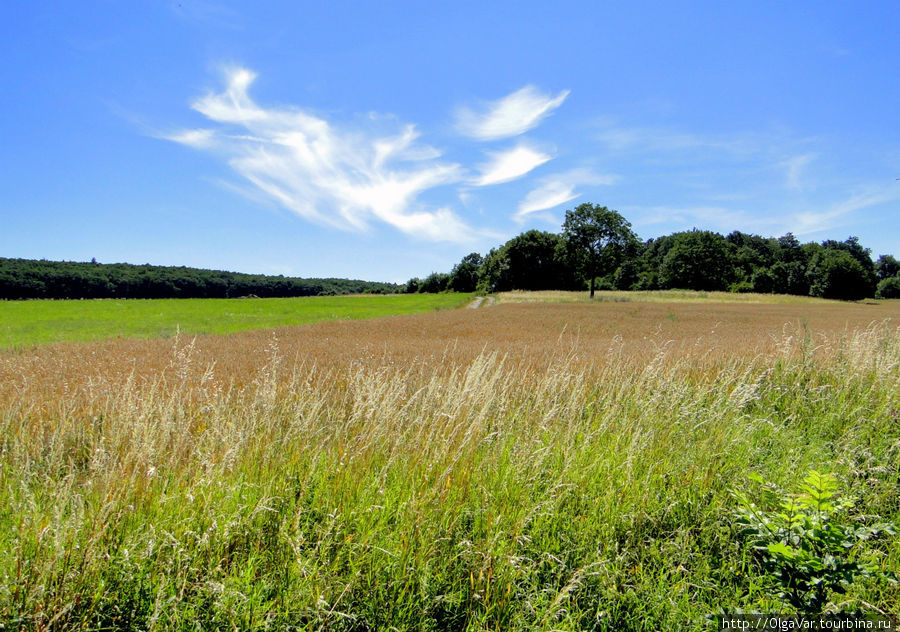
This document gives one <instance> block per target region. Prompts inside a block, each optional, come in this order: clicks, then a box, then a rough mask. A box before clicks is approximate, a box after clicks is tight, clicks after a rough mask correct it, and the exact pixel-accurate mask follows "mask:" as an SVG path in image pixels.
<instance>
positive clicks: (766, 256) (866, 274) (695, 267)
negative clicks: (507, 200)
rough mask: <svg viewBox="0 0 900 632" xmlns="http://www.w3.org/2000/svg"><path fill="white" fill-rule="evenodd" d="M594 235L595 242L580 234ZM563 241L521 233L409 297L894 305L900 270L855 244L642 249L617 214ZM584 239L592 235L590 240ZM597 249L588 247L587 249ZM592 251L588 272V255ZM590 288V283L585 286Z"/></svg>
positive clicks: (598, 210) (411, 287)
mask: <svg viewBox="0 0 900 632" xmlns="http://www.w3.org/2000/svg"><path fill="white" fill-rule="evenodd" d="M585 227H587V228H593V229H594V230H595V231H599V232H597V233H596V236H591V235H590V234H589V235H588V236H587V243H586V244H585V242H584V235H582V234H580V232H579V231H580V230H581V232H582V233H583V229H584V228H585ZM563 228H564V229H563V231H562V232H561V233H550V232H546V231H540V230H529V231H526V232H523V233H521V234H519V235H517V236H515V237H513V238H512V239H510V240H509V241H507V242H506V243H505V244H503V245H502V246H499V247H497V248H493V249H491V251H490V252H488V254H487V255H486V256H482V255H480V254H479V253H471V254H468V255H466V256H465V257H463V258H462V260H461V261H460V262H459V263H457V264H456V265H455V266H454V267H453V269H452V270H451V271H450V272H449V273H441V272H434V273H432V274H430V275H429V276H427V277H425V278H424V279H420V278H414V279H410V280H409V281H408V282H407V285H406V291H408V292H439V291H442V290H452V291H457V292H471V291H475V290H478V291H481V292H501V291H508V290H551V289H554V290H581V289H586V288H587V287H588V285H589V284H590V285H592V286H596V288H597V289H600V290H603V289H607V290H613V289H614V290H665V289H683V290H699V291H731V292H758V293H764V294H769V293H773V294H795V295H801V296H815V297H821V298H833V299H843V300H859V299H863V298H869V297H876V298H900V262H898V261H897V259H896V258H895V257H893V256H892V255H889V254H884V255H881V256H879V257H878V259H877V260H873V259H872V254H871V251H870V250H869V249H868V248H865V247H863V245H862V244H860V243H859V239H857V238H856V237H852V236H851V237H849V238H847V239H845V240H843V241H836V240H833V239H828V240H825V241H822V242H809V243H801V242H800V241H799V240H798V239H797V238H796V237H794V235H792V234H791V233H787V234H786V235H783V236H781V237H777V238H776V237H762V236H760V235H754V234H749V233H745V232H741V231H733V232H731V233H728V234H727V235H725V236H723V235H721V234H719V233H716V232H712V231H709V230H698V229H694V230H690V231H683V232H676V233H672V234H671V235H664V236H661V237H657V238H654V239H648V240H646V241H642V240H640V239H638V237H637V236H636V235H635V234H634V233H633V231H632V230H631V225H630V224H629V222H628V221H627V220H625V219H624V218H623V217H622V216H621V215H619V214H618V213H617V212H616V211H611V210H609V209H607V208H606V207H597V206H594V205H592V204H582V205H580V206H579V207H577V208H576V209H575V210H574V211H567V213H566V223H565V224H564V227H563ZM589 232H590V231H589ZM592 240H593V241H592ZM589 248H596V249H597V252H596V253H595V256H594V258H593V260H592V262H591V263H592V265H591V266H586V265H585V260H584V254H585V250H586V249H589ZM591 280H593V283H591Z"/></svg>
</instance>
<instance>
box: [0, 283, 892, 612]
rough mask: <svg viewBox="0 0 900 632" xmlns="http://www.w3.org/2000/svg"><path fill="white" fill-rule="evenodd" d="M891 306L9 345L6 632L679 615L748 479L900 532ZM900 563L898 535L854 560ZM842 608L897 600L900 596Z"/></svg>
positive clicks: (462, 315) (770, 307) (2, 389)
mask: <svg viewBox="0 0 900 632" xmlns="http://www.w3.org/2000/svg"><path fill="white" fill-rule="evenodd" d="M898 323H900V304H898V302H883V303H880V304H878V305H862V304H836V303H825V302H822V303H816V304H758V305H746V304H728V303H721V302H716V301H703V302H697V303H673V302H639V301H627V302H624V301H623V302H614V301H607V302H596V303H593V304H586V303H585V304H582V303H571V304H550V303H544V302H539V303H531V302H526V303H512V302H503V300H502V297H501V302H500V303H499V304H497V305H496V306H493V307H482V308H480V309H477V310H454V311H445V312H436V313H430V314H418V315H407V316H397V317H391V318H382V319H375V320H369V321H341V322H328V323H317V324H312V325H304V326H299V327H285V328H279V329H275V330H270V331H257V332H242V333H237V334H232V335H228V336H198V337H186V336H177V337H175V338H173V339H166V340H159V339H157V340H112V341H105V342H94V343H62V344H56V345H47V346H42V347H36V348H32V349H24V350H23V349H19V350H8V351H3V352H0V429H2V434H0V436H2V439H0V441H2V443H0V450H2V452H0V457H2V461H0V466H2V471H0V538H2V546H0V574H2V580H0V629H35V630H62V629H85V630H113V629H117V630H118V629H120V630H128V629H141V630H196V629H238V630H289V629H290V630H390V629H393V630H660V629H662V630H683V629H707V627H706V626H707V625H708V624H707V623H706V620H705V617H707V616H710V615H713V614H715V613H716V612H720V611H734V610H735V609H738V608H740V609H744V610H752V609H754V608H760V607H767V606H768V607H772V602H771V597H770V596H769V595H768V594H767V593H766V592H765V586H763V585H762V584H761V581H760V578H759V577H758V576H757V574H756V571H755V568H754V562H753V558H752V553H751V552H750V551H748V549H747V548H746V547H744V546H743V545H742V543H741V541H740V539H739V537H737V535H736V530H735V527H734V523H733V512H732V510H731V508H732V506H733V500H732V490H734V489H735V488H737V487H740V486H741V485H743V484H744V481H745V480H746V477H747V475H748V474H750V473H751V472H756V473H759V474H761V475H763V476H765V478H766V479H768V480H772V481H775V482H778V483H782V484H790V483H791V482H792V481H795V480H797V479H798V478H800V477H802V473H803V472H805V471H807V470H809V469H812V468H816V469H819V470H825V471H828V472H833V473H834V474H835V475H837V476H838V478H839V480H840V481H841V483H842V486H843V489H844V492H845V493H846V494H847V495H848V496H850V497H852V498H853V499H854V500H855V501H856V505H855V506H856V508H857V509H856V510H855V513H852V515H849V516H848V518H847V519H849V520H858V521H861V522H865V520H867V516H878V517H879V519H885V520H893V521H894V522H897V523H900V501H898V498H900V328H898ZM854 555H859V556H863V557H865V558H866V559H868V560H871V561H873V563H875V564H877V565H879V566H880V567H882V568H884V569H887V570H892V569H897V568H900V544H898V541H897V539H896V538H894V539H887V540H879V541H873V542H871V543H869V544H868V545H867V546H866V547H865V548H864V549H860V550H859V551H854ZM834 604H835V606H836V607H837V606H841V607H844V606H848V604H849V606H852V607H854V608H862V609H868V610H869V611H873V612H879V613H882V614H887V615H892V616H894V617H896V616H898V615H900V606H898V604H900V589H898V587H897V586H896V585H892V584H890V583H886V582H884V581H874V580H873V581H870V582H861V583H858V584H854V585H853V586H852V587H851V589H850V590H849V591H848V592H847V593H846V594H844V595H837V594H836V595H835V596H834Z"/></svg>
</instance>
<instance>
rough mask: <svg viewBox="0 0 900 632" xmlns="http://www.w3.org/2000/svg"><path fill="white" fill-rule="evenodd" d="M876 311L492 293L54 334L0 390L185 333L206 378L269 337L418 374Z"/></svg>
mask: <svg viewBox="0 0 900 632" xmlns="http://www.w3.org/2000/svg"><path fill="white" fill-rule="evenodd" d="M536 294H540V293H536ZM502 299H503V297H501V300H502ZM883 321H892V322H893V323H897V322H900V302H897V301H889V302H883V303H880V304H857V303H836V302H828V301H821V302H818V301H817V302H813V303H785V304H742V303H720V302H713V301H704V302H695V303H665V302H647V303H645V302H638V301H629V302H595V303H569V304H554V303H521V304H511V303H500V304H498V305H496V306H493V307H482V308H480V309H477V310H454V311H444V312H435V313H430V314H416V315H407V316H396V317H389V318H380V319H373V320H366V321H338V322H324V323H315V324H310V325H301V326H296V327H282V328H278V329H274V330H266V331H251V332H242V333H237V334H231V335H226V336H199V337H196V338H188V337H185V336H182V337H181V339H180V340H178V339H156V340H131V339H128V340H110V341H104V342H97V343H62V344H55V345H47V346H42V347H37V348H33V349H28V350H18V351H0V384H2V385H3V386H2V387H0V389H2V392H0V398H2V397H8V396H9V395H10V391H11V390H12V391H14V392H18V393H19V394H21V392H22V391H21V389H23V388H24V389H25V390H27V391H29V392H30V393H31V395H32V397H33V398H34V399H33V401H35V402H41V401H43V402H47V403H51V402H55V401H57V400H58V398H59V397H60V395H63V394H64V393H66V392H70V393H71V392H72V390H73V389H81V388H84V387H85V386H86V385H87V384H88V382H90V383H91V384H92V385H93V386H92V388H97V384H96V382H97V379H98V376H102V377H100V380H101V381H102V382H104V383H110V384H118V383H121V381H122V380H124V379H136V380H146V379H153V378H155V377H156V376H159V375H161V374H162V372H163V371H164V370H165V369H166V367H169V366H171V365H172V363H173V353H175V352H176V350H177V349H181V351H180V353H184V350H183V348H184V347H185V345H186V344H187V343H188V342H191V346H192V349H191V358H192V361H191V364H190V367H191V368H190V370H192V371H194V372H195V375H194V378H199V376H200V375H202V374H203V373H205V372H206V370H207V369H208V368H209V367H210V366H213V365H214V366H215V370H214V374H215V376H216V379H217V380H220V381H224V382H228V383H236V384H238V385H239V384H242V383H244V382H245V381H246V380H248V379H252V376H253V375H256V373H257V372H258V371H259V370H260V368H261V367H263V366H264V365H265V364H266V363H267V362H268V361H269V359H270V357H271V353H272V348H273V345H275V346H277V348H278V352H279V354H280V355H281V357H283V358H285V359H286V361H287V362H288V363H290V364H291V365H296V364H303V365H305V366H308V367H311V366H315V367H317V368H318V369H320V370H325V369H327V370H333V369H338V370H342V371H345V370H348V369H350V368H352V367H361V366H366V367H380V366H386V367H390V366H396V367H410V368H416V369H417V370H421V371H422V372H424V373H426V374H427V373H432V372H440V370H441V369H442V367H444V368H446V367H459V366H463V365H466V364H468V363H470V362H472V361H473V360H474V359H475V358H476V357H478V356H479V355H480V354H481V353H483V352H491V353H497V354H498V355H499V356H501V357H505V358H507V362H508V363H510V364H514V365H520V364H521V365H525V366H533V367H546V366H547V365H548V364H550V363H552V362H553V361H554V360H555V359H558V358H559V356H560V354H561V353H562V354H565V355H567V356H568V355H570V354H574V357H575V358H576V360H577V361H578V362H581V363H584V364H585V365H586V366H592V365H598V364H602V363H605V362H608V361H610V358H615V361H616V362H620V363H621V362H624V363H633V364H634V365H635V366H641V365H643V364H646V362H647V361H648V360H649V359H650V358H653V357H655V356H656V355H657V354H658V353H659V352H660V350H661V349H663V348H665V349H666V350H667V351H668V352H669V356H670V357H671V358H691V360H692V362H694V363H700V364H710V363H712V364H719V363H721V362H729V361H733V360H737V359H741V358H743V359H748V358H752V357H754V356H757V355H760V354H762V355H765V354H768V353H770V352H772V351H774V350H776V349H777V348H778V346H779V345H782V344H784V343H785V341H786V339H788V338H790V337H800V338H804V337H806V338H808V346H809V348H810V349H814V348H815V347H816V345H817V344H818V342H819V341H820V340H822V339H826V338H827V339H831V340H835V339H838V338H840V337H841V336H844V335H846V334H847V333H848V332H849V331H851V330H853V329H858V328H861V327H862V328H864V327H867V326H869V325H871V324H872V323H879V322H883ZM611 351H615V353H614V354H613V355H611ZM182 370H184V369H182ZM191 381H192V380H188V382H191ZM3 393H5V395H4V394H3ZM42 393H43V395H42ZM0 401H2V399H0Z"/></svg>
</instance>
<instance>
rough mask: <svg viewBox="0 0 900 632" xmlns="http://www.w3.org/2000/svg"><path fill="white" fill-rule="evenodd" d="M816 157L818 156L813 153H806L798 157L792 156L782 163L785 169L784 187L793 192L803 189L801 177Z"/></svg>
mask: <svg viewBox="0 0 900 632" xmlns="http://www.w3.org/2000/svg"><path fill="white" fill-rule="evenodd" d="M817 156H818V155H817V154H814V153H806V154H801V155H799V156H792V157H791V158H788V159H787V160H785V161H784V162H782V163H781V164H782V166H783V167H784V169H785V186H786V187H787V188H789V189H793V190H795V191H799V190H801V189H803V188H804V183H803V176H804V174H805V171H806V168H807V166H809V164H810V163H811V162H812V161H813V160H815V159H816V158H817Z"/></svg>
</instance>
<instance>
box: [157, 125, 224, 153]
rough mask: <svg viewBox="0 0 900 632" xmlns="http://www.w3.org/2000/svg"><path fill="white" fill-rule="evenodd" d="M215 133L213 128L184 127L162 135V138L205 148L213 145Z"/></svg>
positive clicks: (197, 147) (196, 147)
mask: <svg viewBox="0 0 900 632" xmlns="http://www.w3.org/2000/svg"><path fill="white" fill-rule="evenodd" d="M215 135H216V132H215V130H211V129H186V130H182V131H180V132H175V133H173V134H167V135H164V136H163V138H165V139H166V140H171V141H174V142H176V143H181V144H182V145H187V146H188V147H193V148H195V149H207V148H209V147H211V146H212V145H213V143H214V140H215Z"/></svg>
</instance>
